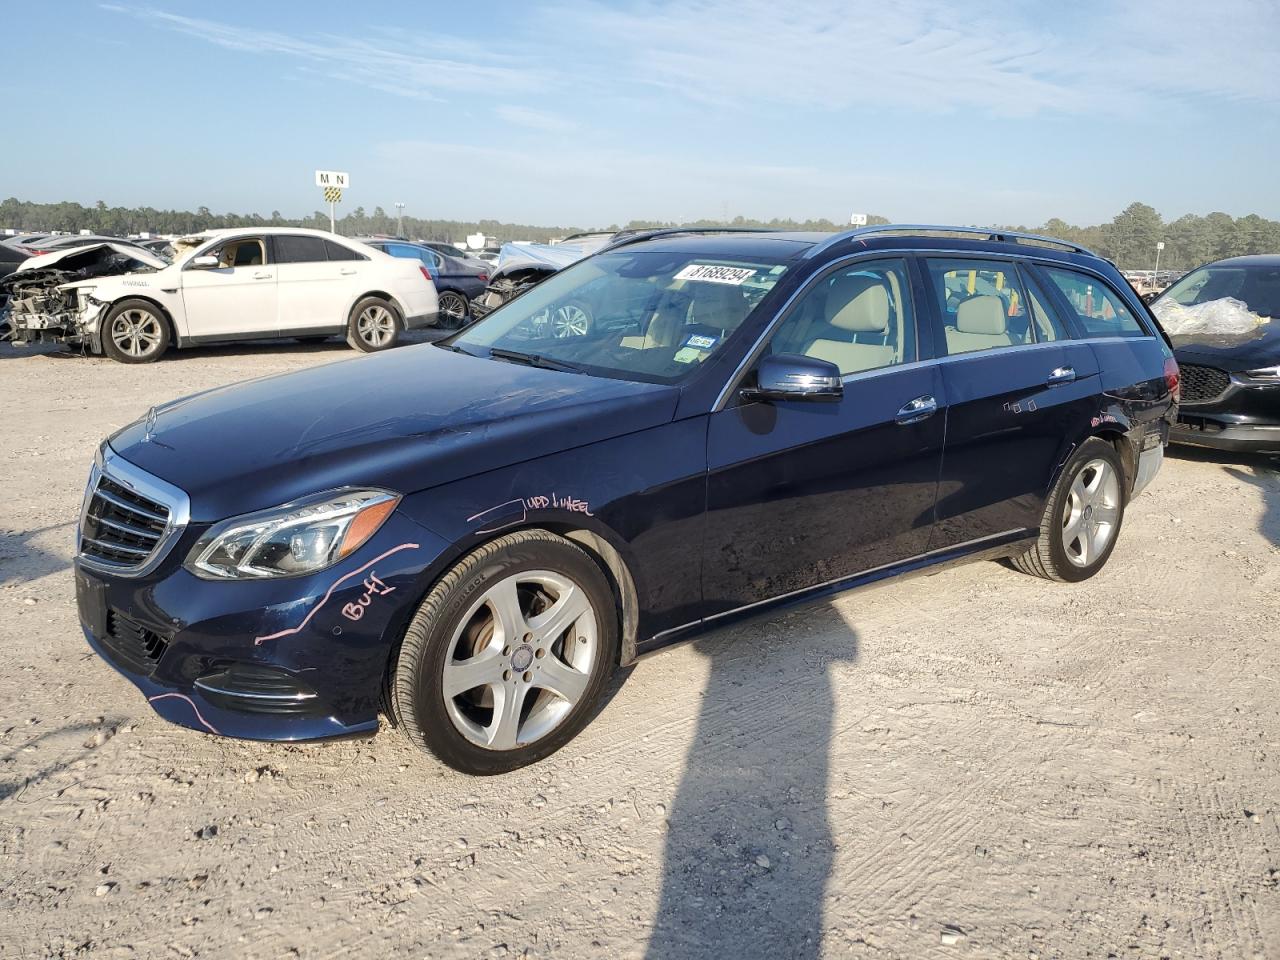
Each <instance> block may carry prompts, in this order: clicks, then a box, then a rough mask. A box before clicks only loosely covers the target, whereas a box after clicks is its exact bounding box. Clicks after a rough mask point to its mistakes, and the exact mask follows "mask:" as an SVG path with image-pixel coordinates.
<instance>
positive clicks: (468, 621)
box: [442, 570, 600, 750]
mask: <svg viewBox="0 0 1280 960" xmlns="http://www.w3.org/2000/svg"><path fill="white" fill-rule="evenodd" d="M599 648H600V641H599V637H598V635H597V632H596V615H595V610H594V608H593V607H592V605H591V601H590V599H589V598H588V596H587V592H586V591H585V590H584V589H583V588H582V587H581V586H580V585H579V584H577V583H575V582H574V581H572V580H570V579H569V578H568V577H566V576H565V575H563V574H560V573H554V572H552V571H550V570H531V571H528V572H524V573H516V574H512V575H511V576H509V577H506V578H505V579H503V580H500V581H498V582H497V583H495V584H494V585H493V586H491V587H490V588H489V589H488V590H486V591H485V592H484V593H483V594H482V595H481V596H480V598H479V599H478V600H476V601H475V602H474V603H473V604H472V606H471V609H470V610H469V611H468V613H467V615H466V616H464V617H463V618H462V621H461V623H460V625H459V626H458V628H457V630H456V631H455V632H454V635H453V638H452V640H451V642H450V645H449V653H448V655H447V657H446V659H445V665H444V677H443V681H444V682H443V685H442V689H443V693H444V699H445V707H446V710H447V712H448V714H449V718H450V720H452V721H453V725H454V727H455V728H457V730H458V732H459V733H461V734H462V735H463V736H464V737H466V738H467V739H468V740H469V741H471V742H472V743H474V744H476V745H477V746H480V747H484V748H486V749H489V750H513V749H516V748H517V747H523V746H527V745H529V744H531V743H533V742H535V741H537V740H540V739H542V738H543V737H545V736H546V735H547V734H549V733H550V732H551V731H552V730H554V729H555V728H556V727H557V726H558V725H559V724H560V723H561V722H562V721H563V720H564V719H565V718H566V717H567V716H568V715H569V714H570V713H571V712H572V711H573V708H574V707H575V706H576V705H577V704H578V702H579V700H581V699H582V697H583V696H584V694H585V693H586V690H587V687H588V686H589V685H590V683H591V677H592V673H593V672H594V668H595V665H596V658H597V656H598V653H599Z"/></svg>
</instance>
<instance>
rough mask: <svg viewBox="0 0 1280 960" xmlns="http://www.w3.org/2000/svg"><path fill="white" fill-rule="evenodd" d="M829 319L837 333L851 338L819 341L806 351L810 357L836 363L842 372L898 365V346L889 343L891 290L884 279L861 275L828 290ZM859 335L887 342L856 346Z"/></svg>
mask: <svg viewBox="0 0 1280 960" xmlns="http://www.w3.org/2000/svg"><path fill="white" fill-rule="evenodd" d="M826 318H827V323H829V324H830V325H831V326H833V327H835V328H836V329H837V330H841V331H846V332H848V334H849V339H848V340H843V339H842V340H833V339H828V338H819V339H816V340H814V341H813V342H812V343H811V344H809V346H808V348H806V350H805V355H806V356H810V357H817V358H818V359H819V360H826V361H828V362H830V363H834V364H835V365H836V366H837V367H839V368H840V372H841V373H857V372H858V371H860V370H874V369H876V368H877V367H886V366H889V365H890V364H892V363H893V362H894V355H895V351H894V347H893V345H892V344H890V343H888V342H887V341H888V337H889V291H888V289H887V288H886V287H885V285H884V282H883V281H882V280H880V279H878V278H873V277H857V276H853V277H850V276H846V277H841V278H839V279H838V280H836V281H835V282H834V283H832V285H831V287H830V289H829V290H828V291H827V307H826ZM856 333H865V334H870V335H872V336H878V337H880V338H882V339H884V340H885V341H886V342H885V343H855V342H854V340H853V335H854V334H856Z"/></svg>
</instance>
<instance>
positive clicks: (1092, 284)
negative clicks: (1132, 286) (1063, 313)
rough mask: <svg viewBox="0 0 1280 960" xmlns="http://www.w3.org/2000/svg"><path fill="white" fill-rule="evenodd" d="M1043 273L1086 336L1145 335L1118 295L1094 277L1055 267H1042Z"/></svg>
mask: <svg viewBox="0 0 1280 960" xmlns="http://www.w3.org/2000/svg"><path fill="white" fill-rule="evenodd" d="M1044 272H1045V273H1046V274H1048V275H1049V279H1050V280H1052V281H1053V283H1054V285H1055V286H1056V287H1057V288H1058V289H1059V290H1061V291H1062V295H1063V296H1064V297H1066V298H1067V302H1068V303H1069V304H1071V309H1073V310H1074V311H1075V313H1076V317H1077V319H1078V320H1079V323H1080V326H1081V328H1082V329H1083V330H1084V332H1085V334H1086V335H1087V336H1090V337H1145V336H1147V332H1146V331H1145V330H1143V329H1142V325H1141V324H1140V323H1138V321H1137V320H1136V319H1135V318H1134V316H1133V314H1132V313H1130V312H1129V308H1128V307H1126V306H1125V305H1124V302H1123V301H1122V300H1121V299H1120V297H1119V295H1118V294H1116V293H1115V292H1114V291H1112V290H1111V289H1109V288H1108V287H1107V285H1106V284H1105V283H1103V282H1102V281H1101V280H1099V279H1098V278H1097V277H1091V276H1087V275H1085V274H1083V273H1076V272H1075V271H1074V270H1063V269H1059V268H1057V267H1045V268H1044Z"/></svg>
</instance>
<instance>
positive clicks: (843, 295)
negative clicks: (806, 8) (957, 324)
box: [769, 260, 916, 374]
mask: <svg viewBox="0 0 1280 960" xmlns="http://www.w3.org/2000/svg"><path fill="white" fill-rule="evenodd" d="M915 332H916V328H915V321H914V318H913V314H912V310H911V293H910V284H909V282H908V280H907V271H906V265H905V264H904V262H903V261H902V260H874V261H868V262H862V263H858V264H855V265H853V266H848V267H844V268H842V269H839V270H836V271H834V272H832V273H829V274H827V275H826V276H824V277H822V278H821V279H820V280H818V282H817V283H815V284H814V285H813V286H811V287H810V288H809V289H808V290H807V291H806V292H805V293H804V294H803V295H802V296H801V297H800V299H799V300H797V301H796V303H795V304H794V305H793V307H792V310H791V312H790V313H789V314H788V315H787V318H786V319H785V320H784V321H783V322H782V324H781V325H780V326H779V327H778V329H777V331H776V332H775V333H774V335H773V339H772V340H771V341H770V343H769V350H770V351H771V352H772V353H794V354H802V355H804V356H806V357H816V358H818V359H819V360H827V361H829V362H831V363H834V364H835V365H836V366H837V367H839V368H840V372H841V374H850V373H859V372H861V371H864V370H875V369H878V368H880V367H889V366H893V365H894V364H899V363H910V362H911V361H913V360H915V359H916V338H915Z"/></svg>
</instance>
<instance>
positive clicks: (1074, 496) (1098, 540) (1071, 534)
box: [1012, 437, 1126, 583]
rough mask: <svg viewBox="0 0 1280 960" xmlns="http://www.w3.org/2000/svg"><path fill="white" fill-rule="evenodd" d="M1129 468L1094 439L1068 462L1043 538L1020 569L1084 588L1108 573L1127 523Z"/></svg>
mask: <svg viewBox="0 0 1280 960" xmlns="http://www.w3.org/2000/svg"><path fill="white" fill-rule="evenodd" d="M1125 496H1126V488H1125V479H1124V467H1123V465H1122V464H1121V462H1120V457H1119V455H1118V454H1117V453H1116V449H1115V447H1113V446H1112V445H1111V444H1109V443H1107V442H1106V441H1105V440H1099V439H1098V438H1097V437H1090V438H1089V439H1088V440H1086V441H1085V442H1084V443H1082V444H1081V445H1080V448H1079V449H1078V450H1076V452H1075V453H1074V454H1073V455H1072V456H1071V459H1070V460H1068V461H1067V465H1066V467H1064V468H1063V471H1062V475H1061V476H1060V477H1059V478H1058V482H1057V484H1056V485H1055V486H1054V488H1053V493H1052V494H1050V496H1049V502H1048V503H1047V504H1046V505H1045V509H1044V517H1043V518H1042V519H1041V521H1040V538H1039V539H1038V540H1037V541H1036V543H1035V545H1034V546H1033V547H1031V548H1030V549H1029V550H1027V552H1026V553H1024V554H1022V555H1021V556H1017V557H1013V558H1012V562H1013V565H1014V567H1016V568H1017V569H1018V570H1021V571H1022V572H1023V573H1027V574H1031V575H1032V576H1036V577H1044V578H1045V579H1048V580H1058V581H1063V582H1067V583H1078V582H1080V581H1081V580H1087V579H1089V578H1090V577H1092V576H1093V575H1094V574H1095V573H1097V572H1098V571H1099V570H1101V569H1102V567H1103V565H1104V564H1106V562H1107V559H1108V558H1109V557H1110V556H1111V551H1112V550H1113V549H1115V545H1116V540H1117V539H1118V538H1119V536H1120V527H1121V525H1122V524H1123V522H1124V508H1125Z"/></svg>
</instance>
